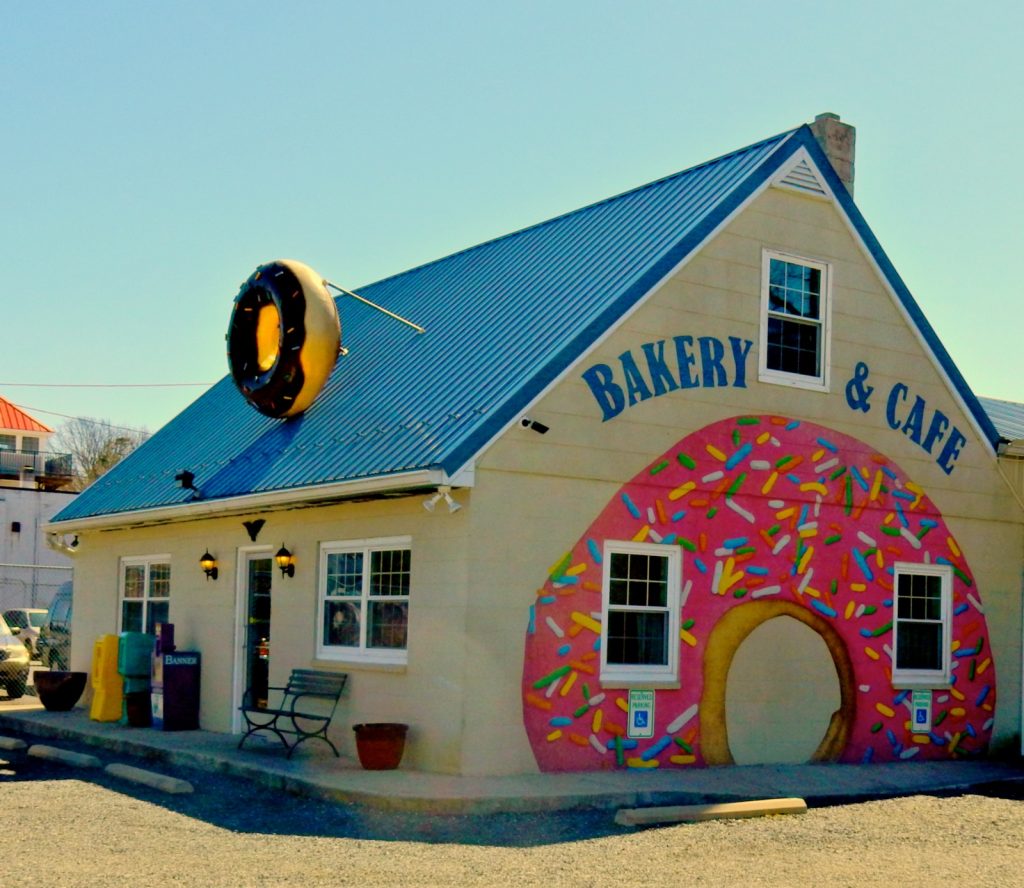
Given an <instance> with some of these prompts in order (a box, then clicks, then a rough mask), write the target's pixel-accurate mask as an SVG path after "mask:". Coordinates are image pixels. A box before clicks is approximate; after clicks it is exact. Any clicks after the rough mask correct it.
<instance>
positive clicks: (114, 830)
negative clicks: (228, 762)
mask: <svg viewBox="0 0 1024 888" xmlns="http://www.w3.org/2000/svg"><path fill="white" fill-rule="evenodd" d="M61 746H62V747H63V748H69V747H67V746H66V744H63V743H62V744H61ZM79 751H81V750H79ZM9 758H10V762H9V763H8V764H7V765H4V766H0V801H2V809H0V810H2V811H3V812H4V815H5V818H4V826H5V829H4V838H5V849H6V852H7V853H6V855H5V856H6V866H5V867H4V873H3V877H2V884H3V885H4V886H5V888H16V886H23V885H24V886H38V885H40V884H41V885H49V886H69V888H70V886H79V885H81V886H106V885H110V886H115V885H116V886H122V885H124V884H126V883H128V884H149V885H155V884H160V885H166V886H193V885H195V886H221V885H230V886H248V885H274V886H277V885H281V886H288V885H301V886H303V888H309V886H318V885H355V884H358V885H416V886H421V885H457V886H471V885H486V886H492V885H495V884H497V883H498V882H499V880H500V881H502V882H508V883H510V884H514V885H517V886H518V885H551V884H562V885H572V886H576V885H595V886H596V885H601V886H610V885H644V886H652V885H654V886H657V885H673V886H678V885H771V886H787V885H807V884H814V883H817V884H819V885H851V886H852V885H857V886H864V885H886V886H887V888H891V886H893V885H899V886H901V888H907V886H916V885H922V886H923V885H928V886H935V885H950V884H954V883H955V884H957V885H963V886H968V885H970V886H1002V885H1006V886H1018V885H1020V884H1022V877H1021V873H1022V872H1024V801H1021V800H1019V799H1015V798H1000V797H986V796H980V795H968V796H960V797H954V798H933V797H930V796H915V797H912V798H906V799H898V800H886V801H878V802H868V803H863V804H857V805H848V806H843V807H833V808H818V809H812V810H811V811H809V812H808V813H807V814H804V815H797V816H781V817H765V818H759V819H751V820H734V821H718V822H711V823H702V824H694V825H676V826H668V827H660V828H652V829H645V830H628V829H624V828H620V827H616V826H615V825H614V823H613V822H612V816H613V814H614V812H586V813H559V814H549V815H514V816H513V815H502V816H489V817H430V816H425V815H408V814H394V813H386V812H380V811H374V810H364V809H356V808H353V807H351V806H345V805H338V804H334V803H327V802H318V801H315V800H310V799H302V798H297V797H292V796H288V795H284V794H281V793H277V792H271V791H267V790H263V789H261V788H259V787H254V786H252V785H251V784H249V783H247V782H246V781H242V780H238V779H236V778H231V777H226V776H222V775H213V774H208V773H205V772H203V773H198V772H192V771H189V770H187V769H174V770H173V771H168V770H167V769H165V768H159V769H157V768H154V770H160V771H161V772H163V773H173V774H174V775H175V776H179V777H184V778H185V779H187V780H190V781H191V782H192V783H193V784H194V785H195V787H196V792H195V793H194V794H193V795H187V796H167V795H163V794H161V793H158V792H156V791H152V790H148V789H146V788H144V787H140V786H137V785H135V784H128V783H125V782H123V781H119V780H117V779H116V778H113V777H110V776H109V775H106V774H104V773H103V772H97V771H83V770H80V769H71V768H67V767H63V766H61V765H57V764H51V763H47V762H43V761H41V760H38V759H35V758H32V759H29V758H27V757H18V756H9ZM123 761H125V762H126V763H128V764H139V763H138V762H133V761H130V760H128V759H124V760H123ZM998 791H999V790H995V792H998ZM1014 792H1017V793H1018V794H1019V789H1018V790H1008V791H1007V792H1006V793H1005V794H1006V795H1012V794H1013V793H1014ZM15 849H17V850H15ZM30 866H31V867H32V871H29V869H28V868H29V867H30Z"/></svg>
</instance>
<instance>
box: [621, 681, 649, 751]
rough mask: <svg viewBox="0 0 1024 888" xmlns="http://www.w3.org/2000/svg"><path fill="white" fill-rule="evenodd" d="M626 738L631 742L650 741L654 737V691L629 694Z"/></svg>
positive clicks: (635, 691)
mask: <svg viewBox="0 0 1024 888" xmlns="http://www.w3.org/2000/svg"><path fill="white" fill-rule="evenodd" d="M626 736H628V737H629V738H630V739H631V740H638V739H649V738H651V737H653V736H654V691H637V690H631V691H630V692H629V718H628V720H627V721H626Z"/></svg>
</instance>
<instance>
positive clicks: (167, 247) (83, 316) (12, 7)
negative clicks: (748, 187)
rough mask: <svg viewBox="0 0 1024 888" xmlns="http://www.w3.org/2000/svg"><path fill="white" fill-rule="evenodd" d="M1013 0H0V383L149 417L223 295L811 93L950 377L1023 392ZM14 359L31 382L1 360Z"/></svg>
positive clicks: (16, 397)
mask: <svg viewBox="0 0 1024 888" xmlns="http://www.w3.org/2000/svg"><path fill="white" fill-rule="evenodd" d="M1022 42H1024V4H1021V3H1020V0H1005V2H1004V0H994V2H984V0H982V2H979V3H976V4H966V3H963V2H962V0H961V2H949V0H928V2H918V0H886V2H876V0H858V2H855V3H849V2H845V3H838V2H836V3H833V2H825V0H822V2H803V0H793V2H790V3H786V4H771V3H763V2H753V0H750V2H728V0H722V2H717V3H690V2H643V0H635V2H628V3H627V2H605V0H586V2H582V0H565V2H557V0H547V2H517V3H501V4H498V3H489V2H486V0H484V2H481V0H459V2H449V0H439V2H426V0H424V2H419V3H412V2H378V3H367V2H358V3H357V2H349V0H334V2H330V0H322V2H311V0H290V2H289V3H282V2H273V3H270V2H262V0H244V2H236V0H202V2H198V0H173V2H167V3H156V2H144V0H123V2H121V0H117V2H115V0H89V2H85V0H81V2H70V0H51V2H46V3H23V2H17V0H0V110H2V116H0V134H2V139H0V160H2V171H3V172H2V178H0V210H2V212H0V255H2V257H3V278H4V280H3V287H2V295H0V300H2V302H0V305H2V312H0V318H2V324H3V330H4V335H3V339H2V344H3V345H2V351H0V395H3V396H5V397H7V398H8V399H10V400H12V401H14V402H15V403H16V404H19V405H22V406H25V407H26V408H27V409H28V410H29V411H30V412H31V413H33V414H34V415H35V416H36V417H37V418H38V419H40V420H42V421H44V422H47V423H48V424H50V425H59V424H60V423H61V422H62V421H63V420H62V418H61V416H60V415H56V414H65V415H68V416H89V417H99V418H103V419H107V420H110V421H112V422H114V423H116V424H120V425H127V426H135V427H138V426H145V427H147V428H149V430H150V431H154V430H156V429H157V428H159V427H160V426H161V425H163V424H164V423H165V422H167V421H168V420H169V419H170V418H171V417H173V416H174V415H175V414H176V413H177V412H178V411H180V410H181V409H182V408H183V407H185V406H186V405H187V404H188V403H190V402H191V401H192V400H193V399H194V398H196V397H198V396H199V395H200V394H201V393H202V391H203V390H204V386H184V387H140V388H110V387H106V388H98V387H87V388H81V387H74V388H73V387H71V385H72V384H76V385H82V384H89V385H105V386H114V385H124V384H126V383H131V384H133V385H146V386H156V385H158V384H159V385H161V386H166V385H169V384H181V383H206V384H209V383H212V382H214V381H216V380H217V379H219V378H221V377H222V376H224V375H225V373H226V372H227V363H226V358H225V353H224V333H225V331H226V329H227V323H228V318H229V316H230V312H231V305H232V299H233V298H234V295H235V294H236V293H237V291H238V286H239V284H241V282H242V281H243V280H244V279H245V278H246V277H247V276H248V275H249V274H250V273H251V272H252V271H253V270H254V269H255V268H256V266H257V265H259V264H261V263H263V262H266V261H269V260H271V259H275V258H280V257H289V258H295V259H301V260H303V261H305V262H308V263H309V264H311V265H312V266H313V267H314V268H316V269H317V270H318V271H319V272H320V273H321V274H323V275H324V276H325V277H329V278H330V279H332V280H334V281H336V282H338V283H340V284H342V285H343V286H347V287H350V288H358V286H359V285H361V284H365V283H369V282H372V281H374V280H377V279H379V278H381V277H385V276H388V275H390V274H393V273H397V272H399V271H402V270H403V269H406V268H409V267H412V266H414V265H418V264H420V263H422V262H425V261H429V260H431V259H435V258H439V257H441V256H444V255H446V254H448V253H451V252H453V251H455V250H458V249H461V248H463V247H466V246H470V245H472V244H475V243H479V242H481V241H483V240H486V239H489V238H491V237H494V236H497V235H501V234H504V233H507V232H509V231H513V230H516V229H518V228H521V227H523V226H525V225H529V224H532V223H534V222H539V221H542V220H544V219H547V218H550V217H551V216H554V215H557V214H559V213H562V212H565V211H568V210H572V209H575V208H576V207H579V206H583V205H585V204H588V203H591V202H593V201H595V200H599V199H601V198H604V197H607V196H610V195H612V194H616V193H618V192H621V191H624V190H626V189H628V188H632V187H634V186H637V185H641V184H643V183H645V182H649V181H652V180H653V179H656V178H659V177H661V176H663V175H667V174H669V173H673V172H676V171H678V170H681V169H685V168H686V167H689V166H692V165H694V164H697V163H700V162H702V161H704V160H708V159H710V158H712V157H716V156H718V155H720V154H723V153H726V152H729V151H732V150H734V149H736V148H740V147H742V146H744V145H748V144H750V143H752V142H755V141H758V140H760V139H762V138H764V137H767V136H770V135H774V134H776V133H779V132H782V131H784V130H787V129H790V128H792V127H794V126H796V125H798V124H800V123H804V122H810V121H811V120H813V118H814V116H815V115H816V114H818V113H820V112H823V111H832V112H835V113H837V114H840V115H841V116H842V119H843V120H844V121H847V122H849V123H852V124H854V125H855V126H856V127H857V181H856V192H857V193H856V199H857V203H858V205H859V207H860V208H861V211H862V212H863V213H864V215H865V217H866V218H867V221H868V224H869V225H871V227H872V228H873V230H874V232H875V234H876V235H877V236H878V238H879V240H880V241H881V243H882V245H883V247H884V248H885V250H886V252H887V253H888V254H889V256H890V258H891V259H892V261H893V263H894V264H895V266H896V268H897V270H898V271H899V272H900V274H901V275H902V276H903V278H904V280H905V281H906V283H907V285H908V286H909V287H910V290H911V292H912V293H913V294H914V296H915V298H916V299H917V301H918V302H919V303H920V305H921V307H922V308H923V310H924V312H925V314H926V315H927V317H928V318H929V320H930V321H931V323H932V325H933V326H934V327H935V329H936V331H937V332H938V334H939V337H940V338H941V339H942V340H943V342H944V343H945V345H946V347H947V349H948V350H949V351H950V353H951V354H952V356H953V359H954V360H955V361H956V362H957V364H958V365H959V367H960V369H961V371H962V372H963V374H964V376H965V377H966V379H967V381H968V383H969V384H970V385H971V386H972V388H973V389H974V391H975V392H976V393H977V394H979V395H989V396H992V397H997V398H1003V399H1007V400H1016V401H1024V341H1022V336H1024V307H1022V299H1021V296H1022V285H1021V282H1020V278H1018V277H1017V276H1016V274H1010V273H1009V272H1010V271H1012V270H1013V267H1014V266H1015V264H1016V261H1017V260H1018V259H1019V258H1020V255H1021V253H1022V250H1024V237H1022V235H1024V229H1022V223H1021V219H1022V215H1021V207H1022V206H1024V184H1022V183H1024V179H1022V177H1021V175H1020V155H1021V150H1022V146H1024V116H1022V114H1021V102H1022V99H1024V61H1022V58H1024V53H1022V51H1021V45H1022ZM14 383H22V384H24V383H32V384H35V385H37V386H38V385H40V384H48V385H57V386H59V387H27V386H24V385H14Z"/></svg>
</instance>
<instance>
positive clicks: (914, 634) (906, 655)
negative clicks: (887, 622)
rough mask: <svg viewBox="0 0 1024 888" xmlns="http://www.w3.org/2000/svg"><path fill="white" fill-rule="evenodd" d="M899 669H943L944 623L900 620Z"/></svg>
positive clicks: (898, 629) (897, 659)
mask: <svg viewBox="0 0 1024 888" xmlns="http://www.w3.org/2000/svg"><path fill="white" fill-rule="evenodd" d="M896 631H897V632H898V633H899V636H898V638H899V641H898V642H897V644H896V668H897V669H942V624H941V623H913V622H899V623H897V624H896Z"/></svg>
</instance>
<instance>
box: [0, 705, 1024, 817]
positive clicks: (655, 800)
mask: <svg viewBox="0 0 1024 888" xmlns="http://www.w3.org/2000/svg"><path fill="white" fill-rule="evenodd" d="M0 734H5V735H15V736H20V737H21V738H22V739H24V740H25V741H26V742H28V743H33V742H36V741H37V740H45V741H46V742H48V743H55V744H58V745H59V742H60V741H61V740H65V741H67V742H68V743H74V744H84V745H87V746H90V747H93V751H94V752H95V753H96V754H97V755H99V756H101V757H102V756H103V753H104V752H106V753H107V755H108V756H109V757H112V758H116V757H126V756H130V757H133V758H136V759H142V760H143V761H144V762H145V767H147V768H153V769H155V770H159V769H160V766H161V764H163V765H164V766H168V765H170V766H182V767H188V768H193V769H196V770H200V771H215V772H220V773H227V774H231V775H234V776H237V777H244V778H246V779H249V780H253V781H255V782H258V783H260V784H262V785H264V786H267V787H269V788H273V789H280V790H285V791H288V792H292V793H295V794H298V795H306V796H313V797H317V798H325V799H331V800H334V801H338V802H347V803H351V804H359V805H369V806H373V807H377V808H385V809H391V810H401V811H418V812H432V813H444V814H491V813H497V812H532V811H559V810H572V809H586V808H599V809H614V808H634V807H648V806H654V805H693V804H704V803H709V802H734V801H746V800H751V799H765V798H780V797H789V796H793V797H799V798H803V799H805V800H806V801H807V803H808V805H812V806H813V805H827V804H840V803H848V802H853V801H867V800H871V799H879V798H890V797H896V796H906V795H918V794H932V793H941V794H950V793H959V792H966V791H969V790H971V789H972V788H976V787H983V786H986V785H991V784H996V783H1007V782H1014V783H1018V784H1019V785H1021V787H1022V789H1024V768H1022V767H1021V765H1020V764H1019V763H1009V762H999V761H956V762H903V763H898V764H883V765H747V766H743V767H719V768H694V769H693V770H678V769H673V770H671V771H657V770H645V771H614V772H600V773H597V772H588V773H572V774H521V775H516V776H511V777H461V776H453V775H444V774H426V773H422V772H418V771H411V770H407V769H405V768H399V769H398V770H394V771H364V770H363V769H362V768H361V767H360V766H359V763H358V762H357V761H355V760H353V759H348V758H341V759H337V758H334V756H333V755H332V754H331V752H330V750H329V749H327V747H326V746H325V745H324V744H321V743H313V742H310V743H308V744H304V746H302V747H300V748H299V750H298V751H297V752H296V753H295V755H294V756H293V757H292V759H291V760H290V761H289V760H288V759H286V758H285V757H284V751H283V750H282V748H281V746H280V745H279V744H278V743H277V742H276V741H271V742H265V741H260V740H259V739H257V738H253V739H251V740H250V741H248V743H247V744H246V747H245V749H244V750H241V751H240V750H238V749H236V748H235V747H236V746H237V744H238V737H237V735H235V736H232V735H229V734H217V733H213V732H210V731H180V732H164V731H157V730H153V729H149V728H131V727H124V726H121V725H119V724H116V723H110V722H94V721H91V720H90V719H89V717H88V712H87V711H86V710H85V709H82V708H79V709H75V710H73V711H71V712H47V711H46V710H43V709H41V708H32V707H29V706H27V707H24V708H8V707H4V708H2V709H0ZM196 788H197V790H198V791H202V785H201V782H200V783H198V784H197V787H196Z"/></svg>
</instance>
